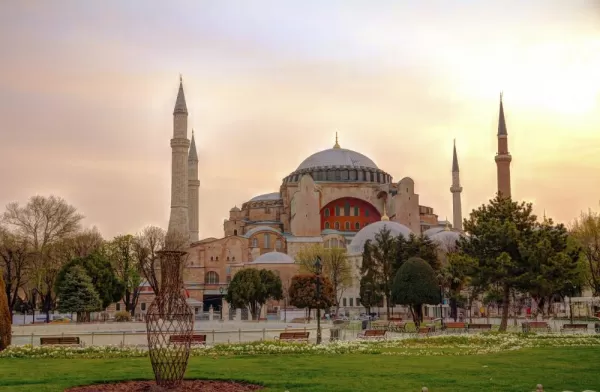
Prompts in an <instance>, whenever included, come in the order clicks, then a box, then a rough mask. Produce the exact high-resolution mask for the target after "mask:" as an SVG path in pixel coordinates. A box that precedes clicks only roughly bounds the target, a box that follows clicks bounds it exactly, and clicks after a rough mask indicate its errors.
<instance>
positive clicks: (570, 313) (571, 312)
mask: <svg viewBox="0 0 600 392" xmlns="http://www.w3.org/2000/svg"><path fill="white" fill-rule="evenodd" d="M565 283H568V284H569V285H571V286H572V287H573V290H571V292H570V294H569V318H570V319H571V324H573V303H572V302H571V297H573V293H574V292H575V288H576V286H575V285H574V284H573V282H571V281H570V280H567V281H565Z"/></svg>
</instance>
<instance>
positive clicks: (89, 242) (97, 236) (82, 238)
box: [69, 226, 105, 258]
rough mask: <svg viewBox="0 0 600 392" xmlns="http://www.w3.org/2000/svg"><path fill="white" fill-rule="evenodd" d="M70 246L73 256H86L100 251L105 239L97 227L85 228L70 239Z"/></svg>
mask: <svg viewBox="0 0 600 392" xmlns="http://www.w3.org/2000/svg"><path fill="white" fill-rule="evenodd" d="M69 243H70V248H71V251H72V252H73V255H72V257H71V258H77V257H86V256H89V255H91V254H92V253H96V252H100V251H101V250H102V246H103V245H104V243H105V241H104V238H102V234H101V233H100V231H99V230H98V228H97V227H95V226H94V227H92V228H91V229H85V230H83V231H82V232H80V233H76V234H75V235H73V236H72V237H71V238H70V239H69Z"/></svg>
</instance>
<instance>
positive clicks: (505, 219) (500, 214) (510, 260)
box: [459, 196, 537, 331]
mask: <svg viewBox="0 0 600 392" xmlns="http://www.w3.org/2000/svg"><path fill="white" fill-rule="evenodd" d="M536 221H537V217H536V216H535V215H533V214H532V205H531V203H517V202H513V201H512V200H511V199H510V198H505V197H500V196H496V198H494V199H493V200H490V203H489V204H488V205H482V206H481V207H479V208H478V209H476V210H473V212H471V215H470V217H469V219H467V220H465V222H464V230H465V232H467V233H468V234H469V236H468V237H464V238H461V239H460V240H459V249H460V250H461V251H462V252H464V253H465V254H466V255H467V256H470V257H471V258H473V259H474V260H476V262H477V265H476V267H475V269H474V271H475V272H474V278H475V281H476V282H477V284H478V285H482V286H491V285H492V284H498V285H499V286H500V288H501V292H502V320H501V322H500V331H506V327H507V324H508V312H509V306H510V294H511V291H512V290H514V289H517V288H519V287H522V282H523V275H524V274H525V273H526V272H527V271H528V269H529V265H528V260H527V258H526V256H525V255H524V254H523V253H522V251H523V249H525V247H526V246H527V244H530V243H531V241H532V235H533V232H534V229H535V227H536Z"/></svg>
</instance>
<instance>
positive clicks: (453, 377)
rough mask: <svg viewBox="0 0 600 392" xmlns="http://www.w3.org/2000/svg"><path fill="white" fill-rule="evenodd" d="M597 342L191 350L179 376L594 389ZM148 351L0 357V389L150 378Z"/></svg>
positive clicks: (320, 389) (284, 387)
mask: <svg viewBox="0 0 600 392" xmlns="http://www.w3.org/2000/svg"><path fill="white" fill-rule="evenodd" d="M599 363H600V347H581V348H579V347H568V348H536V349H523V350H520V351H511V352H504V353H499V354H490V355H478V356H446V357H443V356H436V357H423V356H420V357H416V356H411V357H404V356H387V355H370V354H347V355H306V354H305V355H260V356H246V357H220V358H217V359H213V358H209V357H194V358H192V359H191V361H190V366H189V367H188V372H187V375H186V377H188V378H214V379H237V380H246V381H251V382H256V383H261V384H263V385H265V386H267V387H268V388H267V389H265V391H271V392H275V391H277V392H283V391H290V392H342V391H343V392H347V391H353V392H361V391H363V392H374V391H402V392H404V391H407V392H410V391H415V392H417V391H420V388H421V387H422V386H424V385H425V386H427V387H429V390H430V391H431V392H442V391H444V392H447V391H461V392H464V391H467V392H470V391H482V390H485V391H499V392H500V391H501V392H510V391H514V392H529V391H533V390H535V385H536V384H537V383H540V382H541V383H543V384H544V391H546V392H553V391H557V392H562V391H565V390H568V391H574V392H581V391H583V390H586V389H590V390H595V391H600V375H599V373H598V364H599ZM151 378H152V370H151V368H150V362H149V359H148V358H133V359H108V360H101V359H6V358H3V359H0V391H2V392H5V391H6V392H8V391H36V392H37V391H39V392H42V391H52V392H56V391H62V390H64V389H65V388H67V387H70V386H76V385H82V384H91V383H97V382H105V381H115V380H128V379H151Z"/></svg>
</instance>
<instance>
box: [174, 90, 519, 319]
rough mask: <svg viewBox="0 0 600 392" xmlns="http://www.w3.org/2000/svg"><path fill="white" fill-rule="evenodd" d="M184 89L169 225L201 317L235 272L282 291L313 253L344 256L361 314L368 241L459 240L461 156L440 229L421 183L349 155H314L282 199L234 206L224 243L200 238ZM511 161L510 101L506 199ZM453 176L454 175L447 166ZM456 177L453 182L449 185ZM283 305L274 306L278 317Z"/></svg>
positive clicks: (217, 305) (502, 170) (289, 180)
mask: <svg viewBox="0 0 600 392" xmlns="http://www.w3.org/2000/svg"><path fill="white" fill-rule="evenodd" d="M187 118H188V110H187V105H186V100H185V94H184V88H183V83H182V81H181V80H180V85H179V91H178V94H177V99H176V103H175V109H174V112H173V138H172V139H171V148H172V179H171V180H172V183H171V187H172V188H171V215H170V219H169V228H168V232H170V233H181V234H182V235H184V236H186V238H187V236H189V239H190V245H189V249H188V254H189V256H188V263H187V267H186V269H185V271H184V282H185V285H186V290H187V291H188V293H189V297H190V298H189V300H188V301H189V303H190V305H191V306H192V307H194V308H196V311H197V312H198V311H199V310H204V311H206V310H208V308H209V307H213V308H214V309H221V307H224V300H223V296H224V294H225V293H226V292H227V285H228V283H229V282H230V281H231V279H232V277H233V275H234V274H235V273H236V271H239V270H240V269H242V268H266V269H270V270H273V271H274V272H275V273H276V274H278V275H279V276H280V278H281V280H282V283H283V285H284V287H285V286H286V283H287V284H289V281H290V279H291V277H292V276H293V275H295V274H297V273H298V265H297V264H296V263H295V261H294V257H295V255H296V254H297V253H298V252H299V251H300V250H301V249H303V248H305V247H307V246H311V245H315V244H320V245H323V246H324V247H342V248H346V249H347V252H348V257H349V259H350V260H351V262H352V265H353V268H354V269H355V272H356V273H355V275H356V276H355V279H354V282H353V285H352V287H350V288H348V289H347V290H346V291H345V292H344V294H343V298H342V301H341V302H340V305H341V306H342V307H344V308H356V309H358V308H359V307H360V299H359V283H358V282H359V276H358V272H357V271H358V269H359V267H360V264H361V262H362V252H363V248H364V244H365V242H366V241H367V240H372V239H373V238H374V237H375V234H376V233H378V232H379V231H380V230H381V229H382V228H383V227H384V226H385V227H387V228H388V229H389V230H391V231H392V233H393V234H394V235H403V236H406V237H408V236H409V235H410V234H411V233H414V234H416V235H421V234H422V235H427V236H429V237H430V238H431V239H433V240H434V241H436V242H437V243H438V244H440V245H442V246H445V245H447V244H450V243H452V242H455V241H456V240H457V238H458V237H459V236H460V235H461V229H462V219H463V217H462V207H461V192H462V190H463V189H462V187H461V185H460V176H459V165H458V157H457V152H456V146H454V151H453V160H452V163H451V167H452V171H451V173H452V175H451V178H449V183H450V184H451V187H450V192H451V193H452V195H453V217H452V223H450V222H448V221H441V220H440V219H439V218H438V216H437V215H436V214H435V211H434V209H433V208H432V207H430V206H423V205H421V204H420V203H419V194H418V193H416V191H415V181H414V180H413V179H412V178H410V177H404V178H402V179H401V180H400V181H397V182H394V180H393V178H392V175H391V174H389V173H387V172H386V171H385V170H383V169H382V168H380V167H378V166H377V165H376V164H375V162H374V161H373V160H372V159H370V158H369V157H367V156H365V155H363V154H361V153H359V152H356V151H353V150H350V149H346V148H342V147H341V145H340V144H339V143H338V140H337V135H336V141H335V144H334V145H333V147H332V148H328V149H325V150H323V151H319V152H316V153H314V154H312V155H311V156H309V157H308V158H306V159H305V160H304V161H302V162H300V164H299V165H298V167H297V168H296V169H295V170H293V171H291V173H290V174H289V175H287V176H286V177H285V178H283V179H282V181H281V185H280V187H279V189H277V190H275V189H274V191H273V192H272V193H267V194H263V195H258V196H255V197H253V198H252V199H250V200H248V201H245V202H243V203H241V207H237V206H234V207H233V208H231V210H230V211H229V217H228V218H227V219H225V221H224V223H223V237H221V238H204V239H200V238H199V233H198V221H199V209H198V205H199V199H198V194H199V193H198V190H199V186H200V181H199V178H198V155H197V150H196V145H195V140H194V135H193V132H192V135H191V141H190V140H189V139H188V124H187ZM510 161H511V156H510V154H509V153H508V144H507V132H506V124H505V121H504V112H503V106H502V99H501V100H500V113H499V123H498V153H497V155H496V164H497V171H498V191H499V192H501V193H504V194H507V195H510ZM449 166H450V165H449ZM449 177H450V176H449ZM279 305H280V304H277V303H275V304H270V305H269V306H270V308H271V309H270V311H271V312H272V311H276V310H277V309H278V307H279Z"/></svg>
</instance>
